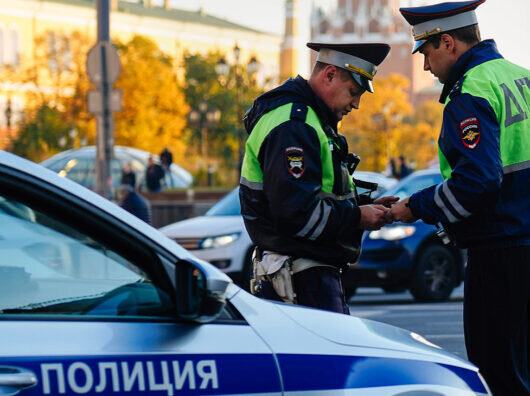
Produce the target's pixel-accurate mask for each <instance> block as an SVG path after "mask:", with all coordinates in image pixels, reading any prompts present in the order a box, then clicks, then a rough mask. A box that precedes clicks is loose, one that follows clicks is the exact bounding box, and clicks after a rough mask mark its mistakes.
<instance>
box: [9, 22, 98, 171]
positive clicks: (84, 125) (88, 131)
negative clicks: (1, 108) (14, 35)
mask: <svg viewBox="0 0 530 396" xmlns="http://www.w3.org/2000/svg"><path fill="white" fill-rule="evenodd" d="M88 42H89V40H88V38H87V37H86V36H85V35H83V34H81V33H79V32H71V33H68V34H66V33H61V32H52V31H48V32H46V33H44V34H43V35H40V36H37V37H36V38H35V41H34V50H33V52H32V53H31V55H26V56H25V58H24V59H23V62H22V64H23V65H27V66H26V67H24V68H22V69H19V70H15V71H12V72H11V73H10V74H11V75H10V76H9V81H12V82H14V83H20V84H26V85H29V86H31V87H32V88H33V89H30V90H28V91H27V93H26V107H25V112H24V117H23V122H22V125H21V126H20V128H21V129H20V134H19V135H18V136H16V137H15V138H14V140H13V141H12V142H11V150H12V151H13V152H15V153H16V154H18V155H21V156H25V157H27V158H29V159H32V160H34V161H38V160H41V159H44V158H46V157H49V156H51V155H53V154H56V153H57V152H59V151H61V150H64V149H65V148H73V147H79V146H80V144H81V142H86V143H89V144H90V143H92V142H94V137H95V133H94V131H93V125H92V127H91V125H90V121H91V115H90V114H88V113H87V111H86V92H87V90H88V87H89V84H90V83H89V81H88V78H87V76H86V73H85V59H86V52H87V51H88ZM41 127H42V128H44V129H43V130H40V129H38V128H41ZM52 127H54V128H57V129H56V130H55V131H52V130H51V129H50V128H52ZM30 132H31V133H34V134H35V136H28V135H27V134H28V133H30ZM51 139H55V142H54V141H52V140H51ZM60 143H62V144H60ZM25 145H28V146H27V147H26V146H25Z"/></svg>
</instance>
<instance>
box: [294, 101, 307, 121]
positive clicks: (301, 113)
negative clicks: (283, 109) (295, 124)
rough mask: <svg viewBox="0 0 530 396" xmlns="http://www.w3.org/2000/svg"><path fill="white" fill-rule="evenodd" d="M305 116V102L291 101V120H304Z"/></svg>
mask: <svg viewBox="0 0 530 396" xmlns="http://www.w3.org/2000/svg"><path fill="white" fill-rule="evenodd" d="M306 117H307V105H306V104H305V103H296V102H294V103H293V107H292V108H291V116H290V118H291V120H297V121H302V122H305V119H306Z"/></svg>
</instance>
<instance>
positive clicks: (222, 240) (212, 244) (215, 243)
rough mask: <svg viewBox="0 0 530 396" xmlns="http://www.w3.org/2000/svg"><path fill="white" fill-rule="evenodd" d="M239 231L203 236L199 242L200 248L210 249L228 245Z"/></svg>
mask: <svg viewBox="0 0 530 396" xmlns="http://www.w3.org/2000/svg"><path fill="white" fill-rule="evenodd" d="M240 235H241V233H239V232H235V233H233V234H226V235H219V236H215V237H208V238H204V239H203V240H202V241H201V243H199V248H200V249H212V248H218V247H222V246H227V245H230V244H231V243H234V242H235V241H236V240H237V238H239V236H240Z"/></svg>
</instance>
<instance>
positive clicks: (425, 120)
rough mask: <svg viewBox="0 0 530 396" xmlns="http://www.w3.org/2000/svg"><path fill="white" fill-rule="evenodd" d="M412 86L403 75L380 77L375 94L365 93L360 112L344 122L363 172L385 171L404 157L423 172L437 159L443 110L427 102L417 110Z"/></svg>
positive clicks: (342, 130) (351, 149)
mask: <svg viewBox="0 0 530 396" xmlns="http://www.w3.org/2000/svg"><path fill="white" fill-rule="evenodd" d="M408 87H409V81H408V80H407V79H406V78H405V77H403V76H401V75H397V74H392V75H390V76H388V77H382V78H376V79H375V80H374V92H375V93H374V94H370V93H365V94H364V95H363V96H362V98H361V104H360V109H359V110H357V111H353V112H352V113H350V114H349V115H348V117H346V118H345V119H344V120H343V121H342V123H341V127H340V132H341V133H342V134H343V135H345V136H346V138H347V139H348V143H349V146H350V151H352V152H355V153H356V154H358V155H359V156H360V157H361V163H360V165H359V169H364V170H371V171H376V172H380V171H383V170H384V169H385V166H386V164H387V163H388V160H389V158H390V157H394V158H395V157H399V156H400V155H403V156H405V158H406V159H407V160H408V161H409V162H414V163H415V164H416V168H417V169H421V168H423V167H426V166H427V165H428V164H429V162H430V161H431V160H432V159H433V158H435V157H436V153H437V148H436V140H437V136H438V132H439V128H440V125H441V116H442V108H441V107H437V106H436V103H434V102H433V103H431V102H426V103H424V104H422V105H421V106H419V107H418V109H416V111H415V110H414V109H413V108H412V106H411V105H410V103H409V100H408V94H407V89H408Z"/></svg>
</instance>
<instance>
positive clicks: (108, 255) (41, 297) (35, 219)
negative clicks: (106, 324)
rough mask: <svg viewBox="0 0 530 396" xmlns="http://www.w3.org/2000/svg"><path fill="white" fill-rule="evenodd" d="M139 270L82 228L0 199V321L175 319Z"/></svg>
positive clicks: (168, 302)
mask: <svg viewBox="0 0 530 396" xmlns="http://www.w3.org/2000/svg"><path fill="white" fill-rule="evenodd" d="M173 311H174V310H173V305H172V302H171V299H170V298H169V297H168V296H167V294H166V293H165V292H164V291H162V290H161V289H159V288H158V287H157V286H155V285H154V284H153V282H152V281H151V279H150V277H149V276H148V275H147V274H146V273H145V272H144V271H142V269H140V267H139V266H138V265H136V264H135V263H134V262H132V261H130V260H129V259H126V258H124V257H123V256H122V255H121V254H120V253H119V252H117V251H115V250H113V249H111V248H109V247H108V246H106V245H105V244H102V243H101V242H98V241H96V240H94V239H93V238H91V237H90V236H89V235H87V234H85V233H83V232H80V231H79V230H78V229H77V228H75V227H73V226H71V225H69V224H67V223H65V222H63V221H61V220H58V219H57V218H54V217H52V216H50V215H48V214H46V213H43V212H41V211H39V210H36V209H35V208H32V207H30V206H27V205H26V204H24V203H21V202H18V201H17V200H14V199H8V198H6V197H1V196H0V318H1V316H2V315H6V314H20V315H24V314H45V315H72V316H79V315H83V316H98V317H100V316H105V317H146V316H151V317H152V316H156V317H160V316H166V317H167V316H171V315H172V312H173Z"/></svg>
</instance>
